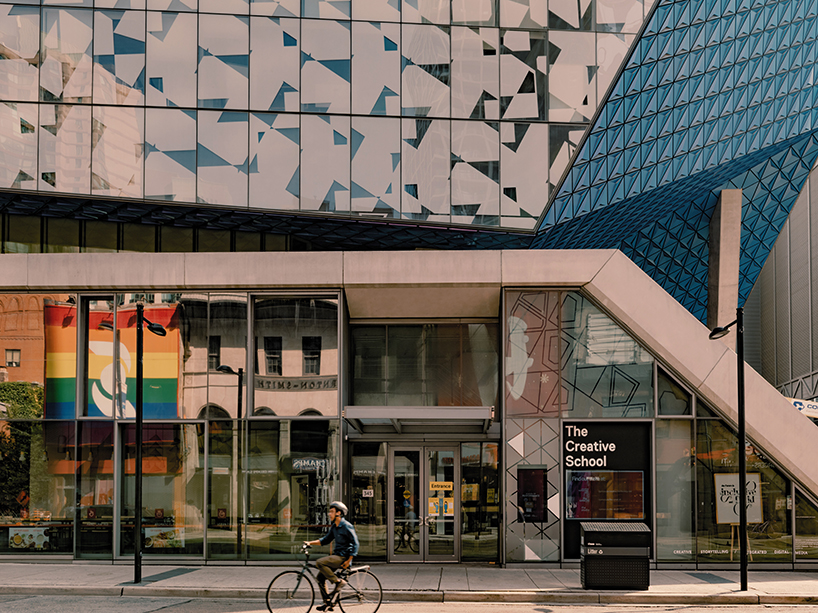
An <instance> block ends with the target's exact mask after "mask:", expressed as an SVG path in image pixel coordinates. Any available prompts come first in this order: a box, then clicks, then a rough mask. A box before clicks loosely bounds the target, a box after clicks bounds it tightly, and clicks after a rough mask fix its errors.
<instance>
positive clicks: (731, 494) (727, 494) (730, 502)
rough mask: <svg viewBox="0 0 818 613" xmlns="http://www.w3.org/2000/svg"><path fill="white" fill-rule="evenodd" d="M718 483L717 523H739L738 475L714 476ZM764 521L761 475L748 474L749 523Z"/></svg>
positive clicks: (724, 474)
mask: <svg viewBox="0 0 818 613" xmlns="http://www.w3.org/2000/svg"><path fill="white" fill-rule="evenodd" d="M713 479H715V482H716V523H717V524H737V523H739V505H738V484H739V480H738V473H720V474H716V475H713ZM763 521H764V519H763V516H762V513H761V474H760V473H747V523H748V524H760V523H762V522H763Z"/></svg>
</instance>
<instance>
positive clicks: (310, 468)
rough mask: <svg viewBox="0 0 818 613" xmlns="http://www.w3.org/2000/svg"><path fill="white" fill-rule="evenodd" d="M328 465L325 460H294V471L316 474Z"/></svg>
mask: <svg viewBox="0 0 818 613" xmlns="http://www.w3.org/2000/svg"><path fill="white" fill-rule="evenodd" d="M326 465H327V461H326V460H325V459H323V458H293V470H300V471H302V472H315V471H317V470H318V469H319V468H324V467H325V466H326Z"/></svg>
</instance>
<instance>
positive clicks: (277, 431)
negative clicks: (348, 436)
mask: <svg viewBox="0 0 818 613" xmlns="http://www.w3.org/2000/svg"><path fill="white" fill-rule="evenodd" d="M339 442H340V436H339V424H338V422H337V421H331V420H323V419H318V420H280V421H279V420H275V421H251V422H250V423H249V437H248V454H247V456H248V457H247V476H248V494H247V509H248V517H247V523H248V526H247V556H248V558H249V559H291V558H292V557H293V555H294V554H296V553H297V552H298V550H299V548H300V547H301V543H302V541H305V540H313V539H316V538H319V537H320V536H322V535H323V534H324V532H325V530H326V525H327V524H328V523H329V518H328V516H327V505H328V504H329V503H330V502H331V501H332V500H335V499H336V498H337V497H338V496H339V491H338V445H339Z"/></svg>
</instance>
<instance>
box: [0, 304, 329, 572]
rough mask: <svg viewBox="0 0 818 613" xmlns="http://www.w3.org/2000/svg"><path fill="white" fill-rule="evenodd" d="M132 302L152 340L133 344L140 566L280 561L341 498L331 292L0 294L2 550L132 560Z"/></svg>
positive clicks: (317, 526) (320, 523)
mask: <svg viewBox="0 0 818 613" xmlns="http://www.w3.org/2000/svg"><path fill="white" fill-rule="evenodd" d="M137 302H141V303H143V304H144V314H145V317H146V319H148V320H150V321H151V322H153V323H156V324H160V325H162V326H163V327H164V328H165V331H166V335H165V336H157V335H154V334H152V333H150V332H149V331H145V333H144V346H143V351H144V353H143V355H144V374H143V376H144V398H143V415H144V418H145V425H144V431H143V441H144V442H143V459H142V473H143V480H142V492H143V507H142V509H141V510H140V511H139V512H141V514H142V525H143V535H142V538H143V552H144V555H145V556H151V557H163V556H164V557H167V556H177V557H178V556H182V557H188V558H191V557H193V558H207V559H213V560H230V559H232V560H236V559H247V558H248V557H249V558H257V559H278V558H286V559H289V558H292V555H293V554H294V553H295V550H294V549H293V546H294V545H293V544H294V543H300V542H301V541H302V540H304V539H312V538H315V537H316V536H317V535H318V533H319V532H321V531H322V530H323V528H322V526H323V525H325V524H326V523H327V518H326V504H327V503H328V502H329V501H330V500H334V499H336V498H338V497H339V492H338V488H339V483H340V480H339V476H338V473H339V468H338V466H339V461H340V448H339V445H340V424H339V419H338V386H337V376H338V370H337V368H338V365H337V353H338V351H337V338H338V313H337V311H338V299H337V296H336V295H324V296H320V295H315V296H304V297H300V298H297V299H289V298H273V297H258V298H256V299H255V300H254V299H252V298H251V297H250V296H249V295H248V294H246V293H230V292H218V293H208V292H204V293H129V294H116V293H110V294H104V293H103V294H95V295H88V296H73V295H71V296H69V295H34V294H31V295H29V294H13V295H2V296H0V355H5V356H7V358H6V361H5V366H4V367H0V475H3V484H2V485H0V552H4V553H12V554H13V553H17V554H21V553H26V554H38V555H48V554H67V555H69V556H73V557H76V558H87V559H98V560H112V559H114V558H116V557H119V556H126V557H127V556H131V555H133V551H134V517H135V509H134V506H133V505H134V497H135V487H136V483H135V481H134V474H135V468H134V461H135V455H136V448H135V429H134V424H133V418H134V417H135V414H136V409H135V403H136V378H135V377H136V374H135V368H136V360H137V355H136V305H137ZM251 304H255V306H256V307H257V308H256V310H254V311H252V312H251V310H250V306H249V305H251ZM271 305H272V307H271ZM251 315H252V316H256V315H258V316H259V319H258V320H255V323H256V324H257V327H256V328H255V331H256V332H257V333H258V338H256V339H255V340H254V339H253V335H252V332H251V331H252V330H254V328H252V327H251V326H250V323H249V322H250V317H251ZM291 327H293V328H294V330H295V331H297V333H298V334H297V336H293V334H292V330H291ZM282 330H283V331H284V332H282ZM248 333H250V334H249V335H248ZM273 334H278V335H279V336H278V337H273V336H271V335H273ZM281 335H283V338H284V342H283V343H282V342H281ZM248 338H249V339H250V340H249V342H248ZM271 338H278V341H279V342H278V344H277V345H276V343H275V342H272V343H271V342H269V339H271ZM302 338H303V339H306V342H302ZM253 346H256V347H259V348H261V353H260V354H259V355H258V356H257V357H258V359H259V363H260V364H262V365H263V366H262V367H261V368H262V369H261V372H260V373H259V371H258V368H256V369H253V368H252V367H250V368H249V369H248V363H252V361H251V360H249V358H250V356H251V355H253V352H252V351H249V350H248V348H249V347H253ZM302 354H303V356H302ZM8 356H11V357H10V358H9V357H8ZM307 367H308V368H307ZM296 370H297V372H296ZM257 373H258V375H259V376H258V378H256V374H257ZM317 381H320V382H321V385H318V384H317V383H316V382H317ZM265 382H267V383H270V385H269V386H267V385H266V384H265ZM279 382H284V385H279ZM330 382H331V383H332V384H331V385H330ZM254 387H255V388H256V389H258V394H255V395H254V394H249V393H248V391H247V390H249V389H253V388H254ZM268 387H270V388H271V390H278V389H280V390H283V391H280V392H276V391H271V392H269V393H268V392H267V391H266V389H267V388H268ZM256 401H259V402H262V403H263V406H258V407H257V406H256V404H255V403H256ZM276 415H291V416H292V417H294V419H279V418H278V417H276ZM316 415H319V416H320V415H326V418H324V419H315V416H316ZM259 418H263V419H259Z"/></svg>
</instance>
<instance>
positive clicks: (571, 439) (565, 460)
mask: <svg viewBox="0 0 818 613" xmlns="http://www.w3.org/2000/svg"><path fill="white" fill-rule="evenodd" d="M505 317H506V321H505V325H506V331H505V336H504V343H505V365H506V368H505V383H506V386H505V420H504V425H505V433H504V436H503V439H504V441H505V446H504V451H505V454H506V460H505V466H506V469H505V475H504V485H505V507H504V510H505V517H504V522H505V537H506V541H505V543H506V551H505V555H506V561H508V562H525V561H553V562H559V561H561V560H566V559H574V558H578V557H579V555H578V551H579V550H578V549H577V548H576V547H574V545H573V541H574V539H573V536H576V535H573V534H572V532H571V531H570V530H569V529H567V528H566V526H567V525H568V524H570V523H571V521H570V520H571V518H573V517H584V518H599V517H604V518H607V519H608V520H613V521H617V520H620V519H628V518H630V519H633V517H634V516H635V515H639V514H642V516H643V517H644V519H643V521H645V523H647V524H648V525H649V526H650V527H652V531H653V532H654V538H655V540H654V544H655V548H653V551H652V556H653V558H654V559H655V561H656V563H657V564H664V563H671V564H672V563H675V564H679V563H682V564H683V563H693V564H708V563H724V562H727V563H729V562H731V561H736V562H737V560H738V555H739V554H738V549H739V541H738V518H737V515H735V516H734V513H733V512H734V509H735V507H734V504H733V503H735V497H736V494H735V492H736V491H737V487H738V486H737V483H738V482H737V476H738V475H737V473H738V468H737V466H738V460H737V458H738V455H737V453H738V452H737V446H738V445H737V439H736V435H735V433H734V431H733V429H732V428H731V427H730V426H729V425H728V424H727V423H726V422H725V421H724V420H722V419H721V418H720V417H719V416H718V415H717V414H716V413H715V412H714V411H713V410H711V409H710V408H708V407H707V406H705V405H704V404H703V403H700V402H698V399H697V398H696V396H695V395H694V394H693V393H691V392H690V391H688V390H687V389H686V388H685V387H684V386H683V385H682V384H681V383H679V382H678V381H677V380H676V379H675V378H674V377H673V376H672V375H670V374H668V373H667V372H666V371H665V369H664V368H663V367H657V366H656V362H657V360H655V359H654V358H653V356H651V355H650V354H649V353H648V352H647V350H645V349H644V348H642V347H641V346H640V345H639V344H638V343H637V342H636V341H635V340H634V339H633V338H632V337H631V336H630V335H629V333H628V332H626V331H625V330H624V329H623V328H622V327H621V326H620V325H619V324H617V323H616V322H615V321H614V320H613V319H611V318H610V317H609V316H608V315H607V314H605V313H604V312H603V311H602V310H600V309H599V308H598V307H597V306H595V305H594V304H592V303H591V302H590V301H588V300H587V298H585V297H584V296H582V295H581V294H579V293H576V292H567V291H563V292H559V291H536V290H527V291H506V293H505ZM654 415H655V416H656V417H655V418H653V417H654ZM567 419H570V420H571V421H570V422H567V421H565V420H567ZM628 424H631V425H628ZM646 426H648V427H649V429H651V430H652V434H650V435H648V436H645V434H644V433H645V427H646ZM588 432H591V433H592V434H593V436H594V437H596V438H598V439H599V440H601V441H603V442H605V441H616V445H617V446H618V447H623V446H624V445H625V444H626V445H628V446H629V447H630V450H629V452H628V454H627V455H628V457H626V458H625V459H624V460H623V459H621V458H618V457H617V456H616V454H614V453H611V452H609V453H607V454H606V455H604V456H602V455H599V456H598V458H597V457H595V456H593V455H592V454H585V455H581V454H579V453H576V452H577V449H578V444H579V442H581V441H584V440H585V438H583V437H589V435H588ZM622 437H625V438H624V439H623V438H622ZM589 438H590V437H589ZM641 439H646V440H647V444H648V445H649V447H652V450H649V452H650V453H649V455H650V456H652V458H654V459H652V460H651V459H648V460H644V461H643V462H642V464H641V466H634V465H633V457H634V456H636V455H638V453H637V452H639V453H641V452H642V451H643V449H642V448H643V447H644V444H643V443H644V441H642V442H640V440H641ZM623 440H627V441H628V442H627V443H625V444H623V442H622V441H623ZM606 444H608V445H610V444H611V443H610V442H607V443H606ZM745 453H746V454H747V472H748V484H747V488H748V492H749V494H748V501H749V502H748V504H749V508H748V522H749V539H750V547H749V551H750V557H751V561H752V562H754V563H763V562H770V563H780V562H787V563H792V562H794V561H795V560H810V559H814V557H815V552H814V551H813V550H814V546H813V545H814V543H813V541H814V540H815V514H816V512H815V509H816V508H818V507H816V505H815V503H814V502H813V501H812V500H811V499H809V498H807V497H806V496H805V495H804V494H803V493H802V492H800V491H798V490H797V489H796V487H795V485H794V483H793V482H792V481H791V480H790V479H789V478H788V477H787V476H786V475H785V474H784V473H783V472H782V471H781V470H780V469H779V468H778V467H777V466H776V465H775V463H774V462H773V461H772V459H771V458H769V457H767V456H766V455H765V454H763V453H762V451H761V450H760V449H759V448H758V447H757V446H755V445H754V444H752V443H751V442H748V444H747V447H746V450H745ZM603 461H604V466H605V467H606V468H605V469H603V470H599V466H603ZM597 462H598V463H597ZM629 463H630V465H629ZM620 465H621V466H620ZM578 466H579V467H580V468H579V469H578V468H577V467H578ZM588 467H590V468H588ZM611 468H613V469H614V470H610V469H611ZM565 480H567V481H565ZM600 480H601V481H603V482H604V481H608V480H610V481H611V483H614V484H617V485H616V488H615V489H617V490H621V491H620V492H619V494H617V496H618V497H614V498H606V497H605V496H606V495H603V494H601V493H600V492H599V491H596V490H594V483H597V482H599V481H600ZM564 483H568V485H567V486H565V485H564ZM652 483H653V484H655V490H656V493H655V497H656V508H655V513H654V512H651V511H650V507H651V502H650V500H651V498H652V492H651V484H652ZM589 484H590V485H589ZM565 487H568V488H569V489H570V491H566V490H565V489H564V488H565ZM583 488H584V489H583ZM597 489H598V488H597ZM583 492H585V493H587V494H588V496H590V498H589V499H588V500H591V501H596V504H597V506H593V505H589V504H586V503H587V502H588V500H586V499H585V498H583V501H580V502H576V500H578V499H577V496H578V495H580V498H582V495H584V494H583ZM793 497H795V501H796V502H795V507H793ZM564 499H565V506H564V511H563V510H562V509H563V500H564ZM731 500H732V502H730V501H731ZM572 501H573V502H572ZM569 502H570V503H571V504H569ZM600 503H602V505H603V507H605V505H607V507H605V508H602V509H601V512H602V513H603V515H602V516H600V515H599V512H600V508H598V505H599V504H600ZM640 509H641V510H640ZM793 527H794V528H795V529H794V530H793ZM577 541H578V539H577ZM793 542H795V550H794V549H793Z"/></svg>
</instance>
